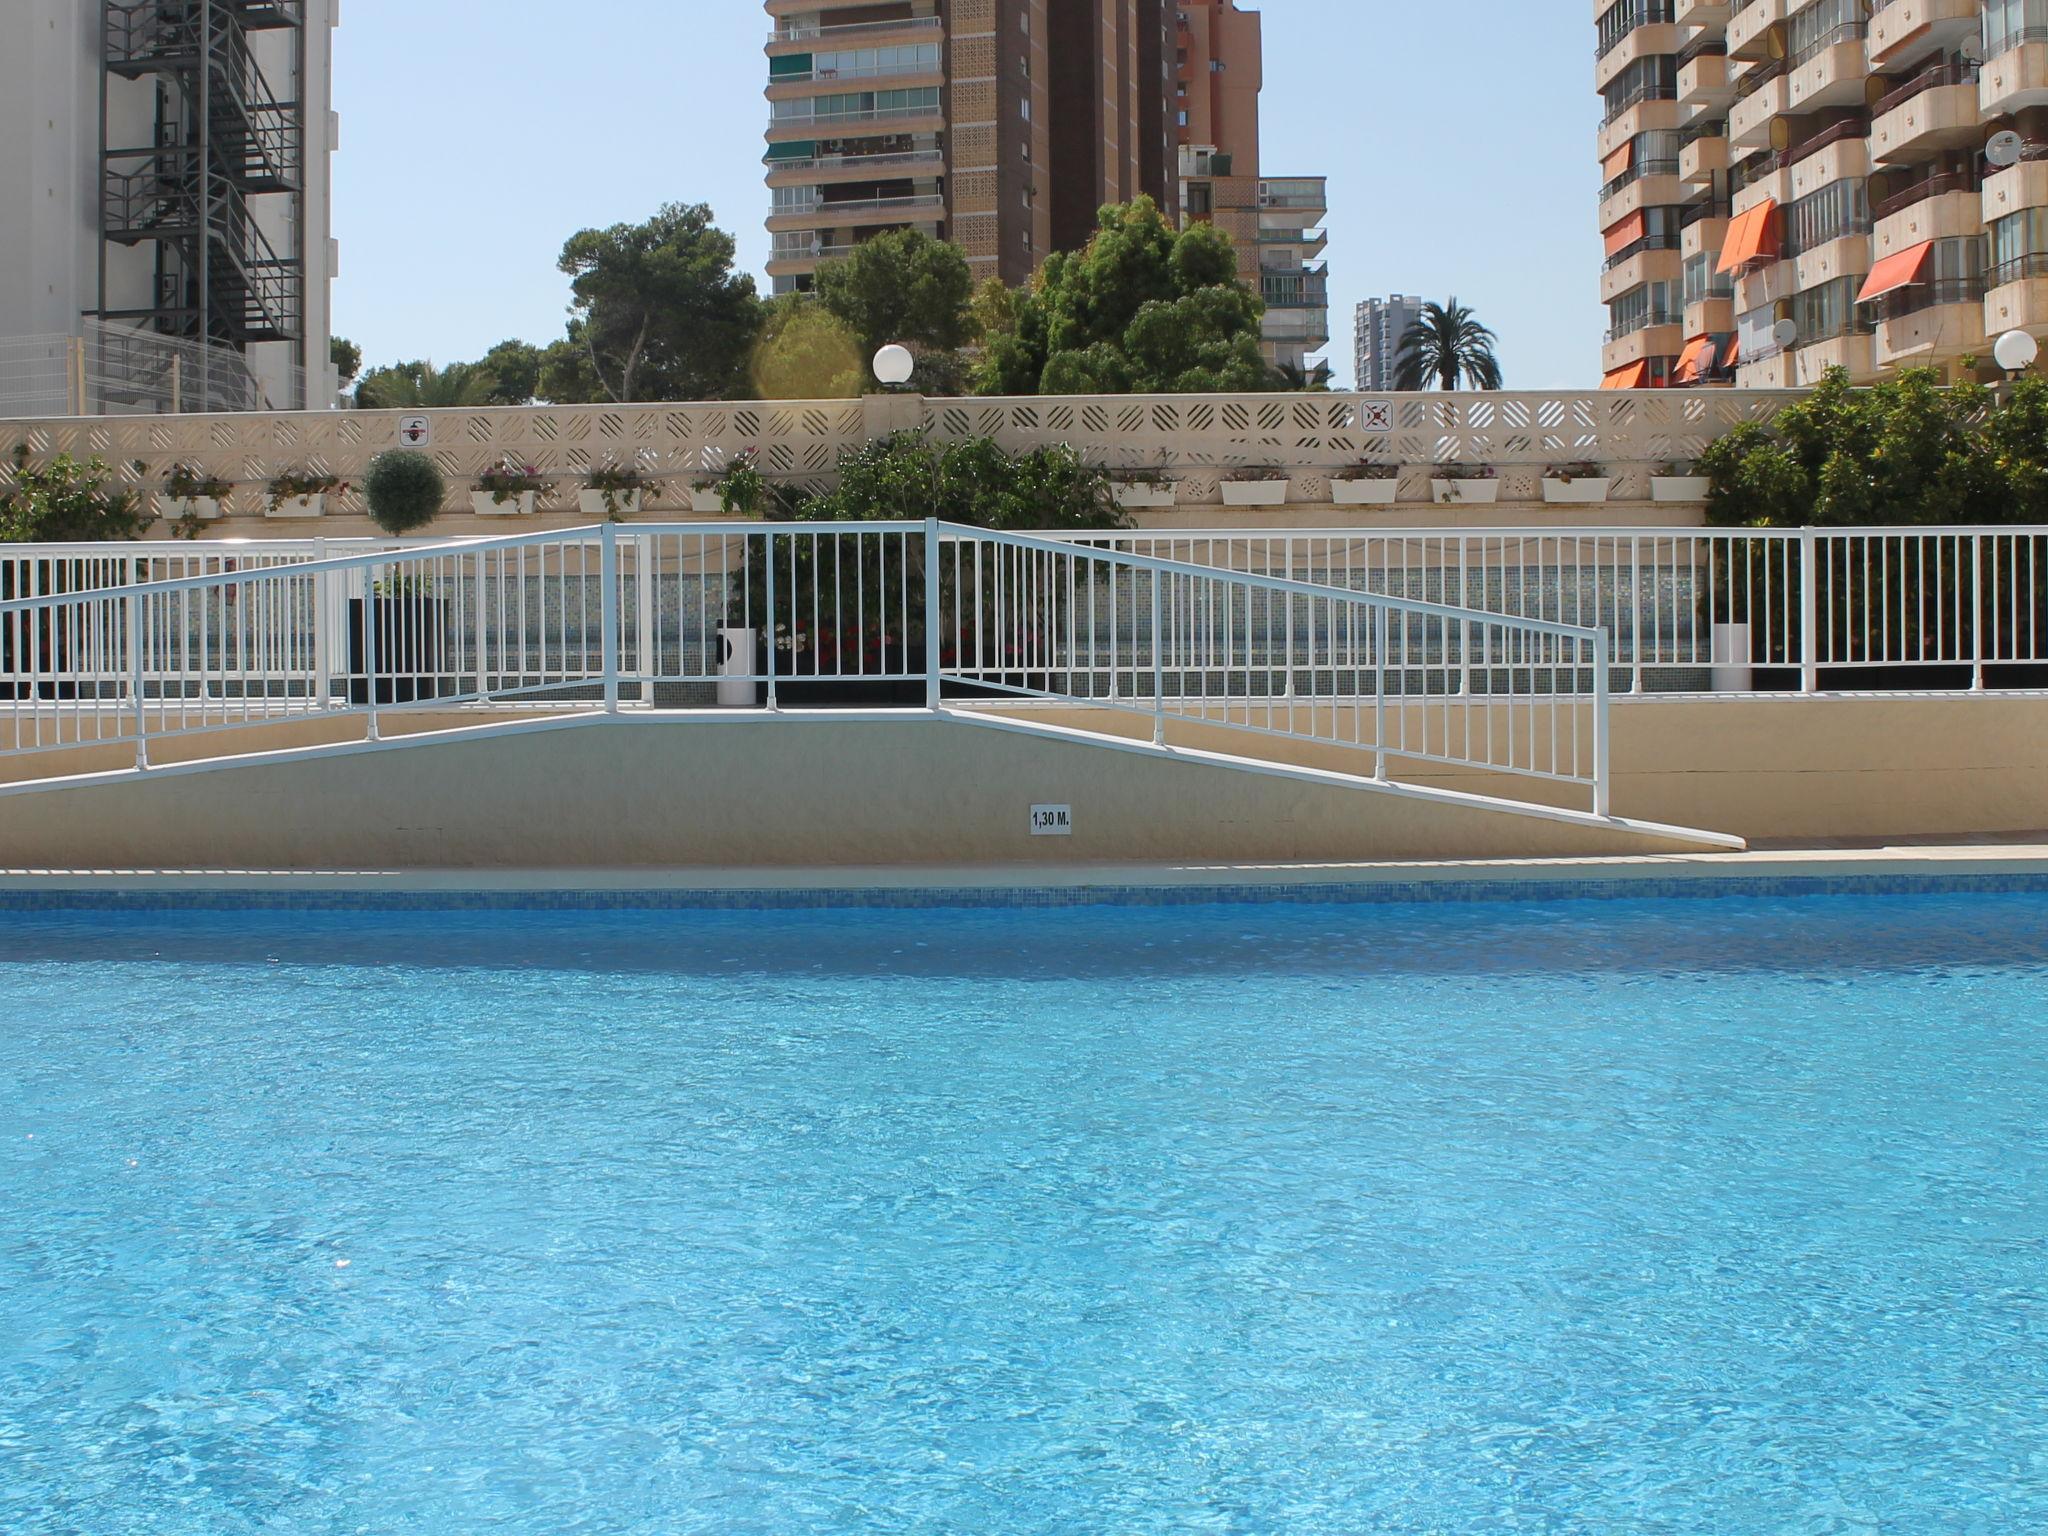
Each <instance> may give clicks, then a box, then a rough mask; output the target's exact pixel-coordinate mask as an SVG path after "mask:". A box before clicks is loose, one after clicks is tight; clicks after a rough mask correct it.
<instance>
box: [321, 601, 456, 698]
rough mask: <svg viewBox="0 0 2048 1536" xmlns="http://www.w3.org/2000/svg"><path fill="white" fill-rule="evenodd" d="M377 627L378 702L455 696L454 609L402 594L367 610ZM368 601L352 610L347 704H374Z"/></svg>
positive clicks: (446, 603)
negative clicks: (451, 670)
mask: <svg viewBox="0 0 2048 1536" xmlns="http://www.w3.org/2000/svg"><path fill="white" fill-rule="evenodd" d="M368 606H369V608H370V610H371V612H372V613H374V615H375V621H376V625H377V702H378V703H379V704H413V703H417V702H418V701H419V700H421V699H438V698H445V697H447V696H448V695H450V694H453V693H455V692H456V690H457V680H456V679H455V678H453V677H451V676H449V675H448V653H449V649H450V647H449V644H448V631H449V621H450V616H451V614H452V612H453V610H454V604H452V603H450V602H449V601H448V600H447V599H446V598H438V597H428V596H425V595H412V594H405V593H401V594H399V595H398V596H396V597H378V598H376V599H374V600H373V601H372V602H371V603H369V604H368ZM364 607H365V604H364V601H363V599H362V598H360V597H352V598H350V599H349V604H348V671H349V678H348V698H349V702H350V703H351V704H367V703H369V702H370V679H369V677H368V676H367V673H368V670H369V668H368V665H367V663H368V661H369V644H368V641H369V630H368V627H367V625H366V623H365V614H364V611H363V610H364Z"/></svg>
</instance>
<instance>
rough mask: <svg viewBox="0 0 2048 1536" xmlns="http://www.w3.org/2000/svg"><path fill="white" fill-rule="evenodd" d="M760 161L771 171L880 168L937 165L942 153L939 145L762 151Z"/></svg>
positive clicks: (941, 161) (941, 160)
mask: <svg viewBox="0 0 2048 1536" xmlns="http://www.w3.org/2000/svg"><path fill="white" fill-rule="evenodd" d="M761 163H762V164H763V165H765V166H767V167H768V169H769V170H771V171H836V170H847V169H851V170H869V169H873V170H882V169H884V168H896V167H907V166H941V165H944V164H945V163H946V153H945V151H944V150H940V149H919V150H908V151H901V152H898V153H895V154H887V155H805V156H802V157H801V158H791V157H787V156H776V155H764V156H762V157H761Z"/></svg>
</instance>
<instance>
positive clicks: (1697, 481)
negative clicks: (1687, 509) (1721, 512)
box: [1650, 475, 1714, 502]
mask: <svg viewBox="0 0 2048 1536" xmlns="http://www.w3.org/2000/svg"><path fill="white" fill-rule="evenodd" d="M1713 483H1714V482H1713V481H1711V480H1709V479H1708V478H1707V477H1706V476H1705V475H1652V476H1651V477H1650V500H1652V501H1690V502H1703V501H1705V500H1706V499H1707V490H1708V488H1709V487H1710V486H1712V485H1713Z"/></svg>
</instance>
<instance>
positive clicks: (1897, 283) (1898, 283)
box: [1856, 240, 1934, 304]
mask: <svg viewBox="0 0 2048 1536" xmlns="http://www.w3.org/2000/svg"><path fill="white" fill-rule="evenodd" d="M1933 255H1934V242H1933V241H1932V240H1923V241H1921V243H1920V244H1918V245H1916V246H1914V247H1913V248H1912V249H1911V250H1907V251H1900V252H1898V253H1897V254H1896V255H1892V256H1887V257H1885V258H1884V260H1882V261H1880V262H1879V263H1878V264H1877V265H1876V266H1874V267H1872V268H1871V269H1870V276H1868V277H1866V278H1865V279H1863V289H1862V291H1861V292H1860V293H1858V294H1857V295H1856V302H1857V303H1858V304H1868V303H1869V302H1870V301H1871V300H1872V299H1881V298H1883V297H1884V296H1885V295H1886V294H1888V293H1890V292H1891V291H1892V290H1893V289H1894V288H1903V287H1905V286H1906V285H1907V284H1908V283H1917V282H1919V281H1921V280H1922V279H1923V278H1925V277H1926V275H1927V262H1928V259H1929V258H1930V257H1932V256H1933Z"/></svg>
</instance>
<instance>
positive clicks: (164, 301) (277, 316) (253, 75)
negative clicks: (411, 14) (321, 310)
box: [100, 0, 305, 350]
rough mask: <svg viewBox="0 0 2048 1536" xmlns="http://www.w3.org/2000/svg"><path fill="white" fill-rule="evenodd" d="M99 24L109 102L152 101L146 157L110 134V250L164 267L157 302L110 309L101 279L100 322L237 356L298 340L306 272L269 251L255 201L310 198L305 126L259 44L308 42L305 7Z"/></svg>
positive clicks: (215, 4)
mask: <svg viewBox="0 0 2048 1536" xmlns="http://www.w3.org/2000/svg"><path fill="white" fill-rule="evenodd" d="M103 16H104V24H105V31H104V39H105V69H106V73H107V75H108V77H109V88H108V93H109V94H110V95H111V93H112V89H113V87H112V84H111V82H112V81H113V80H116V79H118V80H123V81H153V82H154V84H155V88H156V110H155V113H154V125H153V133H152V140H153V142H151V143H150V144H148V145H126V144H120V143H117V142H114V139H113V135H114V132H115V129H114V125H113V120H112V116H111V114H109V116H108V117H107V118H106V119H105V120H104V121H103V125H102V140H103V154H102V162H103V164H102V169H103V197H102V232H103V238H104V239H105V241H106V242H107V243H108V244H110V245H119V246H130V247H132V246H136V245H141V244H145V243H153V244H154V245H155V246H156V248H157V256H156V263H155V269H156V270H155V285H154V292H153V294H152V295H151V302H150V303H148V304H146V305H135V304H132V303H131V304H125V305H122V304H112V303H110V302H109V300H108V294H107V291H106V286H107V285H106V282H105V280H104V278H103V279H102V284H101V298H100V305H101V307H100V314H101V318H103V319H107V320H116V321H123V322H126V323H129V324H135V325H139V326H142V327H144V328H146V329H149V330H153V331H157V332H159V333H162V334H165V335H170V336H177V337H182V338H186V339H189V340H193V341H200V342H206V343H209V344H212V345H215V346H225V347H229V348H233V349H236V350H240V349H243V348H246V347H248V346H251V345H255V344H258V343H262V342H275V341H296V340H299V339H300V338H301V336H302V334H303V329H304V323H303V296H304V287H305V267H304V262H303V259H302V256H301V254H300V253H299V252H297V251H280V250H279V249H278V248H277V246H276V245H275V244H274V243H273V242H272V240H271V239H270V237H269V236H268V235H267V234H266V233H265V230H264V227H263V221H262V219H260V218H259V216H258V213H257V210H256V208H255V207H253V206H252V199H267V198H273V197H279V196H285V197H291V198H293V199H297V198H298V197H299V196H300V195H301V194H302V192H303V171H302V167H303V162H304V133H303V124H302V121H301V116H300V107H299V103H298V102H297V101H295V100H292V99H289V98H288V97H286V96H284V95H281V94H280V93H279V92H278V91H277V90H276V89H275V88H274V87H273V86H272V84H271V82H270V80H269V79H268V77H267V76H266V75H265V73H264V71H263V69H262V68H261V66H260V65H259V64H258V63H257V60H256V58H255V56H254V54H253V52H252V51H251V48H250V36H251V34H252V33H256V32H262V31H269V30H278V29H290V28H297V29H301V30H302V29H303V26H304V10H303V6H302V4H301V3H300V0H140V3H137V0H103ZM301 215H302V210H300V209H298V208H296V207H294V209H293V210H292V212H291V214H290V215H289V217H288V218H287V219H286V220H285V221H284V227H286V228H288V229H291V230H294V231H296V230H297V229H299V228H300V227H302V223H303V220H302V216H301ZM273 222H275V221H273Z"/></svg>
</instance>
